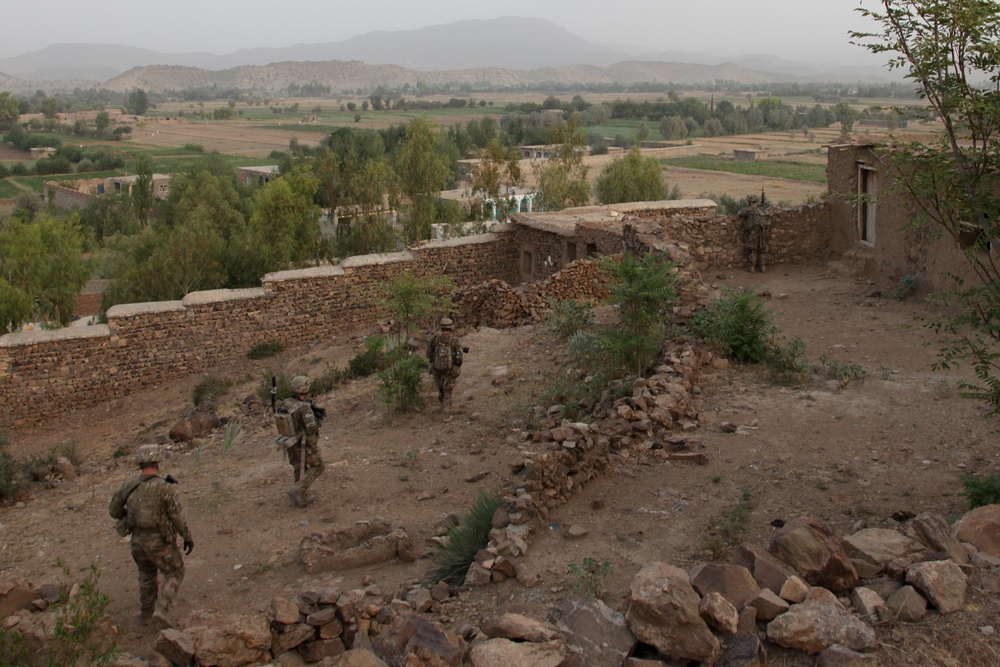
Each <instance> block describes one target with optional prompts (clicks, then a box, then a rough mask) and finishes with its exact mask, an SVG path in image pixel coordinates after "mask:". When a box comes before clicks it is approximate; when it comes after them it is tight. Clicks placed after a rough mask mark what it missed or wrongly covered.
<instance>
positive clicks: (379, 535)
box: [299, 519, 410, 574]
mask: <svg viewBox="0 0 1000 667" xmlns="http://www.w3.org/2000/svg"><path fill="white" fill-rule="evenodd" d="M409 554H410V538H409V536H408V535H407V534H406V531H405V530H404V529H403V527H402V526H400V525H398V524H394V523H390V522H388V521H385V520H384V519H374V520H372V521H358V522H357V523H355V524H353V525H351V526H348V527H346V528H339V529H336V530H332V531H330V532H329V533H318V532H317V533H311V534H309V535H306V536H305V537H303V538H302V542H300V543H299V561H300V562H301V563H302V565H303V567H305V569H306V572H308V573H310V574H316V573H317V572H330V571H337V570H350V569H354V568H356V567H364V566H368V565H374V564H376V563H384V562H386V561H390V560H393V559H394V558H397V557H399V558H401V559H402V560H409Z"/></svg>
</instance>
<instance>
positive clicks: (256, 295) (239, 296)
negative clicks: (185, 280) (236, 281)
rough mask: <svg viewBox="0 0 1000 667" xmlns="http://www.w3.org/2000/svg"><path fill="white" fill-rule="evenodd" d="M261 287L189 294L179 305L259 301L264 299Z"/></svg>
mask: <svg viewBox="0 0 1000 667" xmlns="http://www.w3.org/2000/svg"><path fill="white" fill-rule="evenodd" d="M265 296H266V294H265V292H264V288H263V287H248V288H245V289H213V290H204V291H202V292H191V293H190V294H188V295H187V296H185V297H184V298H183V299H182V300H181V303H183V304H184V305H185V306H203V305H206V304H210V303H219V302H223V301H241V300H244V299H261V298H263V297H265Z"/></svg>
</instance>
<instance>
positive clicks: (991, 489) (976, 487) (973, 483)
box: [962, 473, 1000, 509]
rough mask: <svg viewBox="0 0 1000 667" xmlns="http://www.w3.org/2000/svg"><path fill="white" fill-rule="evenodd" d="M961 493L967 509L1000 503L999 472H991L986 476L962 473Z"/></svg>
mask: <svg viewBox="0 0 1000 667" xmlns="http://www.w3.org/2000/svg"><path fill="white" fill-rule="evenodd" d="M962 495H963V496H965V501H966V502H967V503H968V505H969V509H976V508H977V507H982V506H983V505H995V504H997V503H1000V474H997V473H993V474H992V475H989V476H988V477H976V476H974V475H969V474H965V475H962Z"/></svg>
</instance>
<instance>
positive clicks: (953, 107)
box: [851, 0, 1000, 415]
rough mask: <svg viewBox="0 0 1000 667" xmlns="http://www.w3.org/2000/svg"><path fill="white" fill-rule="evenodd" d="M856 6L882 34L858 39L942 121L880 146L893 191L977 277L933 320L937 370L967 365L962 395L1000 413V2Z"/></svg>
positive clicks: (888, 0)
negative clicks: (921, 133)
mask: <svg viewBox="0 0 1000 667" xmlns="http://www.w3.org/2000/svg"><path fill="white" fill-rule="evenodd" d="M878 4H879V5H880V6H881V9H879V10H869V9H865V8H859V9H858V11H859V12H860V13H861V14H862V15H863V16H865V17H866V18H868V19H870V20H874V21H875V22H876V24H878V25H879V26H880V27H881V32H874V33H873V32H853V33H852V35H851V36H852V38H853V40H854V41H855V43H857V44H860V45H862V46H864V47H865V48H867V49H868V50H869V51H871V52H872V53H876V54H885V55H887V56H888V58H889V67H890V68H892V69H899V70H902V71H903V72H904V73H905V75H906V77H907V78H908V79H910V80H911V81H912V82H913V83H914V84H916V86H917V87H918V90H919V91H920V94H921V96H922V97H923V98H924V99H926V101H927V103H928V104H929V105H930V107H931V109H933V110H934V112H935V113H936V114H937V117H938V118H939V119H940V120H941V122H942V123H943V124H944V132H943V133H942V134H941V139H940V141H939V142H937V143H932V144H923V143H916V142H911V143H909V144H907V143H903V142H899V143H896V144H895V145H894V146H892V147H888V146H885V147H883V150H882V151H881V154H882V155H884V160H885V166H886V168H887V169H888V170H889V172H890V173H892V174H893V175H894V176H895V177H896V178H895V183H896V187H898V188H900V189H901V190H902V191H903V193H904V194H905V196H906V198H907V199H908V200H909V201H910V202H912V203H913V208H914V211H913V212H914V214H915V225H916V226H923V225H930V226H931V227H932V228H933V229H934V230H935V231H937V232H943V233H945V234H947V235H948V236H950V237H951V238H952V239H954V241H955V242H956V244H958V245H959V246H960V247H963V246H965V245H966V243H962V240H963V237H964V236H965V235H966V234H971V235H972V236H974V237H976V240H975V241H974V242H972V243H971V244H969V245H968V247H967V248H966V258H967V260H968V263H969V266H970V268H971V270H972V272H973V274H974V275H975V278H976V283H974V284H961V283H960V284H959V286H958V289H957V291H956V292H955V293H954V294H952V295H951V298H950V300H953V301H956V302H957V304H958V306H959V310H958V315H955V316H951V317H947V316H946V317H943V318H940V319H938V320H936V321H932V325H933V326H935V327H936V329H937V330H938V331H940V332H944V333H948V334H951V339H950V343H949V344H948V346H947V347H945V348H944V349H943V350H942V351H941V353H940V355H939V367H941V368H948V367H949V366H950V365H951V364H954V363H957V362H958V361H960V360H966V361H971V363H972V365H973V367H974V369H975V372H976V377H977V380H978V381H977V382H975V383H966V384H965V385H964V389H965V395H967V396H970V397H973V398H977V399H981V400H983V401H985V402H987V403H988V404H989V405H990V406H991V408H992V410H991V412H990V414H992V415H1000V263H998V262H997V256H996V250H995V248H993V246H992V245H991V244H992V243H995V239H997V238H1000V196H998V194H997V183H998V179H997V174H998V170H1000V138H998V137H1000V41H998V40H997V35H1000V4H998V3H996V2H989V1H986V0H882V1H881V2H879V3H878Z"/></svg>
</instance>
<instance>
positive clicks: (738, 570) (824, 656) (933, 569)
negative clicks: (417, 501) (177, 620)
mask: <svg viewBox="0 0 1000 667" xmlns="http://www.w3.org/2000/svg"><path fill="white" fill-rule="evenodd" d="M521 509H522V511H523V510H524V509H525V508H523V507H522V508H521ZM512 525H515V524H512ZM517 525H524V524H517ZM998 526H1000V506H988V507H986V508H980V509H979V510H975V511H974V512H972V513H970V514H969V515H967V516H966V517H965V518H963V520H962V521H960V522H959V523H958V524H956V526H955V528H954V531H952V530H951V529H949V528H948V527H947V525H946V524H945V522H944V520H943V519H941V518H940V517H936V516H933V515H923V516H920V517H917V518H916V519H914V520H913V521H911V522H909V523H908V524H906V525H905V526H904V527H903V528H902V529H901V530H899V531H897V530H889V529H879V528H868V529H862V530H859V531H857V532H855V533H853V534H851V535H849V536H847V537H844V538H840V537H838V536H837V535H836V534H835V533H834V531H833V530H832V529H831V528H830V527H829V526H828V525H826V524H825V523H823V522H822V521H820V520H818V519H815V518H807V517H803V518H800V519H798V520H795V521H793V522H790V523H789V524H787V525H786V526H784V527H783V528H782V529H781V530H779V531H778V532H776V533H775V535H774V536H773V538H772V539H771V542H770V544H769V545H768V547H767V548H766V549H765V548H762V547H760V546H757V545H754V544H745V545H743V546H742V547H741V548H740V549H739V551H738V552H737V553H736V554H735V555H734V557H733V558H732V559H731V562H730V563H702V564H699V565H696V566H695V567H694V568H692V569H691V570H688V571H686V570H683V569H681V568H678V567H675V566H674V565H671V564H668V563H647V564H646V565H645V566H643V567H642V569H641V570H640V571H639V572H638V573H637V574H636V575H635V576H634V578H633V579H632V582H631V584H630V586H629V590H628V595H627V601H626V603H625V607H624V611H619V610H615V609H612V608H611V607H609V606H608V605H606V604H605V603H603V602H602V601H600V600H597V599H593V598H588V597H580V596H567V597H565V598H563V599H559V600H557V601H555V602H554V603H553V604H552V605H551V606H548V607H538V606H531V607H529V606H525V605H523V604H519V603H515V604H514V605H512V607H511V608H510V609H508V610H507V612H506V613H497V612H494V613H488V614H486V615H485V616H482V617H477V618H479V620H478V621H476V622H474V623H472V624H465V625H458V624H456V623H455V619H454V618H453V614H454V612H455V609H456V606H458V607H462V606H463V602H462V601H461V599H460V598H461V592H460V591H457V590H456V589H454V588H451V587H449V586H448V585H447V584H444V583H440V584H438V585H437V586H434V587H432V588H425V587H421V586H419V585H412V586H404V587H402V588H401V589H400V590H398V591H395V592H394V593H393V594H383V593H382V592H381V591H380V590H379V587H378V586H377V585H376V584H374V583H373V582H371V581H370V582H369V585H368V587H367V588H365V589H356V590H351V591H345V592H341V591H339V590H335V589H327V590H321V591H306V592H303V593H301V594H300V595H299V596H297V597H296V598H295V599H291V600H290V599H283V598H275V599H274V600H272V602H271V605H270V609H269V611H268V614H267V616H266V618H265V617H263V616H262V617H260V618H249V617H202V616H197V615H196V616H194V617H192V618H191V619H188V621H187V622H186V624H185V628H184V630H165V631H163V632H161V633H160V636H159V637H158V640H157V644H156V646H157V650H158V651H160V653H161V654H162V655H164V656H166V657H167V659H169V660H170V661H171V662H172V663H174V664H184V665H186V664H194V665H218V666H219V667H239V666H240V665H248V664H264V663H266V662H268V661H269V660H270V661H273V664H275V665H293V664H295V665H298V664H302V662H303V661H304V662H308V663H318V664H320V665H368V666H377V665H411V666H413V667H419V666H423V665H427V666H429V665H454V666H455V667H458V665H461V664H468V665H471V666H472V667H495V666H499V665H528V664H530V665H551V666H552V667H557V666H560V667H573V666H580V667H582V666H584V665H587V666H595V665H596V666H598V667H604V666H606V667H620V666H623V665H624V666H627V667H641V666H642V665H661V666H662V665H663V664H665V662H666V664H675V663H673V662H670V661H697V662H699V663H701V664H706V665H710V664H717V665H729V666H730V667H733V666H748V667H749V666H753V665H761V664H764V663H765V661H766V659H767V658H766V656H767V652H768V650H769V649H770V650H773V647H784V648H787V649H793V650H797V651H802V652H805V653H809V654H813V655H819V656H820V657H819V661H818V663H817V664H820V665H865V664H872V665H874V664H878V662H877V658H876V657H875V656H874V655H872V653H871V651H873V650H874V649H875V648H876V647H877V633H876V628H880V629H883V630H889V631H891V629H892V627H893V626H895V625H896V624H898V623H901V622H911V621H919V620H921V619H922V618H924V617H925V615H926V614H927V613H929V612H928V609H931V608H933V609H934V610H936V612H937V613H940V614H949V613H952V612H954V611H957V610H960V609H962V608H963V607H964V605H965V601H966V591H967V589H968V588H969V586H975V587H976V588H979V589H981V590H986V591H991V590H992V591H997V590H1000V551H997V552H989V551H986V550H982V549H980V548H979V547H978V546H977V545H982V546H984V547H988V548H989V549H993V548H994V547H995V546H996V545H995V544H994V542H995V540H996V538H995V535H996V533H997V527H998ZM959 535H963V536H964V537H965V538H968V539H971V540H974V542H966V541H962V542H959V538H958V536H959ZM500 559H501V560H503V557H500ZM484 569H485V568H484ZM501 569H502V568H501ZM487 571H489V570H487ZM493 571H494V572H495V571H499V570H493ZM860 573H864V574H863V575H862V574H860ZM466 611H468V610H467V609H466ZM431 619H436V620H431ZM449 625H458V627H456V628H455V629H449V628H448V626H449ZM983 631H984V632H989V631H990V629H986V628H984V629H983ZM348 649H352V650H348Z"/></svg>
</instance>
